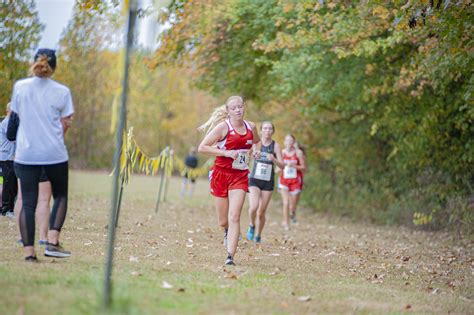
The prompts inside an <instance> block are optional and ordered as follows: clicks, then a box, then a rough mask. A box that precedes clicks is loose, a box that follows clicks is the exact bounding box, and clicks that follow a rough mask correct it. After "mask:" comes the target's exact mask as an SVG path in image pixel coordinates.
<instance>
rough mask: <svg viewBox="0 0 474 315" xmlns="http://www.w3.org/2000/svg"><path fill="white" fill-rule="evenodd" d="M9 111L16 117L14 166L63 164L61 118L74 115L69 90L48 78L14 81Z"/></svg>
mask: <svg viewBox="0 0 474 315" xmlns="http://www.w3.org/2000/svg"><path fill="white" fill-rule="evenodd" d="M11 109H12V111H14V112H15V113H17V114H18V116H19V118H20V126H19V127H18V133H17V136H16V152H15V162H17V163H20V164H26V165H50V164H58V163H63V162H66V161H67V160H68V159H69V157H68V154H67V149H66V145H65V144H64V133H63V126H62V124H61V118H64V117H67V116H70V115H72V114H73V113H74V108H73V105H72V97H71V92H70V91H69V89H68V88H67V87H66V86H64V85H62V84H59V83H58V82H56V81H54V80H52V79H49V78H39V77H32V78H28V79H23V80H20V81H17V82H16V83H15V86H14V88H13V96H12V100H11Z"/></svg>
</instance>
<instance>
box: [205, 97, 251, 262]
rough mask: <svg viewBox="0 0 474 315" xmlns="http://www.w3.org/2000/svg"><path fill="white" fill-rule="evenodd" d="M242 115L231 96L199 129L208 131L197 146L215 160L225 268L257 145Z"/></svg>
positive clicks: (213, 191) (239, 100)
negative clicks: (225, 253) (253, 148)
mask: <svg viewBox="0 0 474 315" xmlns="http://www.w3.org/2000/svg"><path fill="white" fill-rule="evenodd" d="M244 113H245V103H244V101H243V99H242V97H240V96H231V97H229V98H228V99H227V101H226V103H225V105H222V106H220V107H218V108H217V109H216V110H215V111H214V113H213V114H212V116H211V118H209V120H208V121H207V122H206V123H205V124H204V125H202V126H201V127H200V129H201V130H206V129H207V130H209V131H208V133H207V135H206V136H205V137H204V139H203V140H202V142H201V144H200V145H199V149H198V150H199V152H200V153H204V154H208V155H213V156H216V160H215V163H214V167H213V168H212V170H211V172H210V173H209V180H210V186H211V194H212V195H213V196H214V197H215V201H216V210H217V218H218V221H219V225H220V226H221V227H222V228H223V229H224V245H226V246H227V259H226V261H225V264H226V265H234V254H235V251H236V250H237V244H238V242H239V236H240V213H241V211H242V206H243V204H244V201H245V194H246V193H247V192H248V174H249V170H248V162H249V158H250V151H251V148H252V145H253V144H256V143H259V142H260V138H259V136H258V133H257V131H256V128H255V124H254V123H252V122H249V121H246V120H244ZM256 153H257V152H256Z"/></svg>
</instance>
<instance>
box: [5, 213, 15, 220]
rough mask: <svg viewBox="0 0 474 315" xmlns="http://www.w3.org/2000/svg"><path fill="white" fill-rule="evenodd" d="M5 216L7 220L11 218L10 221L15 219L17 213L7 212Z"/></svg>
mask: <svg viewBox="0 0 474 315" xmlns="http://www.w3.org/2000/svg"><path fill="white" fill-rule="evenodd" d="M5 216H6V217H7V218H9V219H13V218H14V217H15V212H13V211H7V212H6V213H5Z"/></svg>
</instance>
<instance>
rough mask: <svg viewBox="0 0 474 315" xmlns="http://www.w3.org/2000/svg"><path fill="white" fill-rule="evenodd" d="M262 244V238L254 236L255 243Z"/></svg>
mask: <svg viewBox="0 0 474 315" xmlns="http://www.w3.org/2000/svg"><path fill="white" fill-rule="evenodd" d="M261 242H262V237H261V236H260V235H257V236H255V243H257V244H260V243H261Z"/></svg>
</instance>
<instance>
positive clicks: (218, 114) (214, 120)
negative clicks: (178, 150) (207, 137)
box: [198, 104, 227, 134]
mask: <svg viewBox="0 0 474 315" xmlns="http://www.w3.org/2000/svg"><path fill="white" fill-rule="evenodd" d="M226 118H227V105H225V104H224V105H221V106H219V107H217V108H216V109H214V111H213V112H212V114H211V117H209V119H208V120H207V121H206V122H205V123H204V124H202V125H201V126H199V128H198V130H199V131H201V132H206V134H208V133H209V132H210V131H211V130H212V128H214V127H215V126H217V125H218V124H219V123H221V122H223V121H224V120H226Z"/></svg>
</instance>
